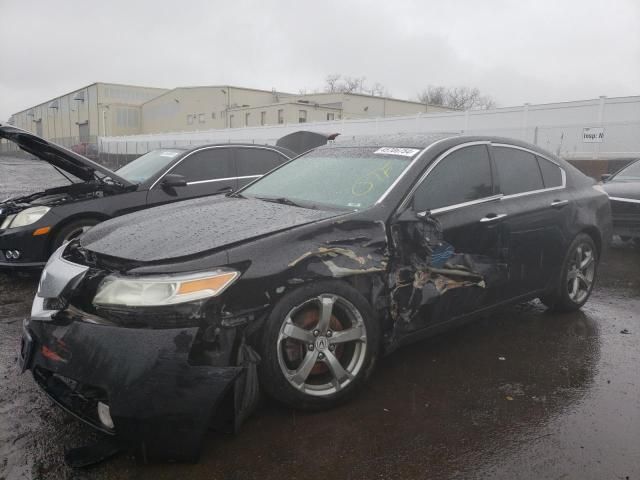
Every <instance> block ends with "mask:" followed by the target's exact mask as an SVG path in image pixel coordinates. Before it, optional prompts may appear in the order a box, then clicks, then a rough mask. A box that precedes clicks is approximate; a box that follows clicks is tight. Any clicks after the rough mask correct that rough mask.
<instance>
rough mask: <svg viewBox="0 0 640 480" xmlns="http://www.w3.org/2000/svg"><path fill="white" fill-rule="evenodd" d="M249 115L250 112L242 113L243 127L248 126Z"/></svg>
mask: <svg viewBox="0 0 640 480" xmlns="http://www.w3.org/2000/svg"><path fill="white" fill-rule="evenodd" d="M250 115H251V114H250V113H249V112H247V113H245V114H244V126H245V127H248V126H249V116H250Z"/></svg>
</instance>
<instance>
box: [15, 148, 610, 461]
mask: <svg viewBox="0 0 640 480" xmlns="http://www.w3.org/2000/svg"><path fill="white" fill-rule="evenodd" d="M610 237H611V213H610V206H609V200H608V198H607V195H606V194H605V193H604V192H603V191H602V190H601V189H600V187H599V186H597V185H594V182H593V180H591V179H589V178H588V177H586V176H585V175H583V174H582V173H580V172H579V171H578V170H576V169H575V168H574V167H572V166H571V165H569V164H568V163H566V162H564V161H562V160H561V159H559V158H557V157H555V156H554V155H552V154H550V153H548V152H545V151H543V150H541V149H539V148H538V147H535V146H533V145H529V144H526V143H522V142H519V141H514V140H508V139H503V138H493V137H465V136H453V137H451V136H411V137H392V138H385V137H381V138H373V139H361V140H353V141H343V142H342V141H338V142H337V143H336V144H335V145H332V146H324V147H319V148H317V149H316V150H314V151H312V152H310V153H307V154H306V155H302V156H300V157H298V158H297V159H295V160H292V161H291V162H288V163H286V164H284V165H282V166H281V167H279V168H277V169H276V170H273V171H272V172H270V173H269V174H267V175H266V176H264V177H262V178H261V179H259V180H257V181H255V182H253V183H252V184H250V185H249V186H247V187H245V188H244V189H242V190H240V191H238V192H237V193H235V194H232V195H229V196H216V197H209V198H202V199H196V200H189V201H185V202H180V203H173V204H171V205H165V206H161V207H158V208H155V209H153V210H147V211H143V212H137V213H133V214H130V215H126V216H122V217H119V218H116V219H113V220H110V221H107V222H104V223H102V224H100V225H98V226H96V227H94V228H92V229H91V230H90V231H88V232H87V233H85V234H84V235H83V236H81V237H80V238H79V239H76V240H74V241H72V242H70V243H69V244H67V245H65V246H63V247H61V248H60V249H59V250H57V251H56V252H55V253H54V254H53V255H52V257H51V259H50V260H49V262H48V264H47V266H46V268H45V270H44V271H43V274H42V279H41V282H40V286H39V290H38V293H37V295H36V297H35V299H34V303H33V310H32V314H31V318H30V319H29V320H28V321H26V322H25V325H24V340H23V347H22V353H21V357H20V358H21V362H22V365H23V367H24V368H25V369H30V370H31V371H32V372H33V375H34V378H35V380H36V381H37V383H38V384H39V385H40V386H41V387H42V388H43V389H44V390H45V391H46V392H47V393H48V394H49V395H50V396H51V397H52V398H54V399H55V400H56V401H57V402H58V403H59V404H60V405H62V406H63V407H64V408H65V409H67V410H68V411H70V412H72V413H73V414H75V415H76V416H78V417H79V418H81V419H82V420H84V421H85V422H87V423H89V424H90V425H92V426H93V427H94V428H96V429H98V430H101V431H103V432H105V433H106V434H108V435H110V436H112V438H115V439H116V440H117V442H119V444H120V445H122V446H123V447H127V448H131V449H133V450H135V451H136V452H138V453H139V454H140V455H142V456H143V458H145V459H151V458H159V459H163V460H169V459H172V460H179V459H181V460H185V459H188V460H193V459H195V458H197V455H198V452H199V448H200V445H201V442H202V439H203V437H204V435H205V433H206V431H207V429H208V428H209V427H210V426H211V425H216V426H217V425H220V424H225V421H226V424H230V425H232V427H235V428H237V427H238V425H239V424H240V422H241V421H242V419H244V418H245V417H246V416H247V415H248V414H249V413H250V412H251V411H252V409H253V408H254V406H255V404H256V400H257V398H258V393H259V392H260V391H263V392H264V393H265V394H267V395H268V396H270V397H272V398H274V399H276V400H278V401H280V402H282V403H284V404H286V405H289V406H291V407H294V408H300V409H309V410H317V409H325V408H329V407H332V406H335V405H337V404H339V403H340V402H343V401H345V400H347V399H348V398H350V397H351V396H353V395H354V394H355V393H356V392H357V391H358V390H360V389H361V388H362V387H363V385H364V384H365V382H366V381H367V379H368V377H369V376H370V375H371V372H372V371H373V369H374V366H375V364H376V362H377V360H378V359H379V358H380V356H381V355H383V354H388V353H390V352H392V351H393V350H395V349H396V348H398V347H399V346H401V345H403V344H406V343H408V342H412V341H415V340H418V339H421V338H424V337H426V336H428V335H432V334H434V333H435V332H439V331H441V330H443V329H445V328H447V327H451V326H453V325H456V324H460V323H462V322H465V321H467V320H469V319H470V318H473V317H475V316H477V315H479V314H488V313H489V312H490V311H491V310H492V309H494V308H497V307H499V306H501V305H504V304H506V303H512V302H521V301H524V300H528V299H532V298H535V297H539V298H541V299H542V301H543V302H544V303H545V304H546V305H547V306H548V307H549V308H552V309H555V310H560V311H571V310H576V309H578V308H580V307H581V306H582V305H584V303H585V302H586V301H587V299H588V298H589V295H590V294H591V290H592V288H593V284H594V281H595V279H596V271H597V266H598V261H599V259H600V257H601V255H602V252H603V251H604V250H605V248H606V247H607V245H608V243H609V240H610ZM407 389H408V390H409V386H408V387H407ZM441 393H442V394H443V395H446V392H441Z"/></svg>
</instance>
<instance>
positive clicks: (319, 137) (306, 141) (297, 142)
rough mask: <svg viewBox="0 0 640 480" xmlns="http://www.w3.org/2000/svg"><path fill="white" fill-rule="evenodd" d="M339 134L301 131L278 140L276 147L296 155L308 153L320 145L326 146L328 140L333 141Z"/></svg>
mask: <svg viewBox="0 0 640 480" xmlns="http://www.w3.org/2000/svg"><path fill="white" fill-rule="evenodd" d="M338 135H340V134H339V133H318V132H308V131H306V130H301V131H299V132H293V133H290V134H289V135H285V136H284V137H282V138H280V139H278V141H277V142H276V146H278V147H283V148H287V149H289V150H291V151H292V152H294V153H295V154H296V155H300V154H302V153H304V152H308V151H309V150H312V149H314V148H317V147H321V146H322V145H326V144H327V142H328V141H329V140H335V138H336V137H337V136H338Z"/></svg>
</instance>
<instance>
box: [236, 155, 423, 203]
mask: <svg viewBox="0 0 640 480" xmlns="http://www.w3.org/2000/svg"><path fill="white" fill-rule="evenodd" d="M388 151H398V152H403V153H400V154H395V155H394V154H388V153H386V152H388ZM407 152H409V153H410V154H411V156H413V155H415V154H417V153H418V152H419V150H415V149H378V148H361V147H359V148H355V147H354V148H333V149H323V150H318V151H315V152H312V153H309V154H307V155H304V156H302V157H299V158H297V159H295V160H293V161H291V162H289V163H287V164H286V165H284V166H282V167H280V168H279V169H278V170H275V171H274V172H272V173H270V174H268V175H266V176H264V177H263V178H261V179H260V180H258V181H256V182H255V183H253V184H252V185H251V186H249V187H248V188H246V189H245V190H243V191H242V195H244V196H251V197H257V198H262V199H267V200H268V199H271V200H280V201H284V200H288V201H290V202H295V203H297V204H299V205H300V206H314V205H317V206H322V205H325V206H329V207H334V208H339V209H345V210H362V209H365V208H367V207H370V206H371V205H373V204H374V203H375V202H376V201H377V200H378V199H379V198H380V197H381V196H382V195H383V194H384V192H385V191H386V190H387V189H388V188H389V187H390V186H391V185H392V184H393V182H394V181H395V180H396V179H397V178H398V177H399V176H400V174H401V173H402V172H403V171H404V170H405V169H406V168H407V166H408V165H409V163H410V162H411V157H410V156H406V155H407Z"/></svg>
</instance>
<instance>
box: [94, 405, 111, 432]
mask: <svg viewBox="0 0 640 480" xmlns="http://www.w3.org/2000/svg"><path fill="white" fill-rule="evenodd" d="M98 418H99V419H100V421H101V422H102V424H103V425H104V426H105V427H107V428H111V429H113V420H112V419H111V409H110V408H109V405H107V404H106V403H102V402H98Z"/></svg>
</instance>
